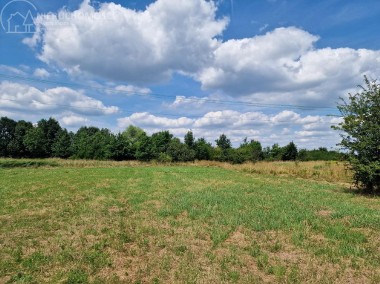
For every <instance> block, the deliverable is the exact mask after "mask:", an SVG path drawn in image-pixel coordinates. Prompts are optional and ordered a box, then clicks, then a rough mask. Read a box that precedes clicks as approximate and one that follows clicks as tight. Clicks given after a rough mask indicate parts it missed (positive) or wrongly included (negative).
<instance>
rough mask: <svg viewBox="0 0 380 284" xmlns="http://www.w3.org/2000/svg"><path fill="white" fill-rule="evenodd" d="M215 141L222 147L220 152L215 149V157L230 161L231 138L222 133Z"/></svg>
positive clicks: (219, 159)
mask: <svg viewBox="0 0 380 284" xmlns="http://www.w3.org/2000/svg"><path fill="white" fill-rule="evenodd" d="M215 142H216V145H217V146H218V148H219V149H220V152H219V151H218V150H216V151H215V153H214V157H215V159H216V160H218V161H221V162H225V161H228V160H229V158H230V155H229V153H230V151H229V150H230V149H231V148H232V144H231V140H230V139H228V138H227V136H226V135H225V134H222V135H220V136H219V139H216V140H215Z"/></svg>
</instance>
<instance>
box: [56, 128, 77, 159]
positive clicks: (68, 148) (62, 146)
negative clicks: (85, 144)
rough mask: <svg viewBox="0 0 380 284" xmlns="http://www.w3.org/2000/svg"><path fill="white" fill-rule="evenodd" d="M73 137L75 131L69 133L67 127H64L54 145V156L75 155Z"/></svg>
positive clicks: (64, 157)
mask: <svg viewBox="0 0 380 284" xmlns="http://www.w3.org/2000/svg"><path fill="white" fill-rule="evenodd" d="M73 138H74V134H73V133H69V132H68V131H67V130H66V129H62V130H61V131H60V132H59V133H58V135H57V139H56V141H55V142H54V144H53V145H52V156H53V157H57V158H63V159H66V158H69V157H71V156H72V155H73Z"/></svg>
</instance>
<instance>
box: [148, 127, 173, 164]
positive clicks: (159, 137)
mask: <svg viewBox="0 0 380 284" xmlns="http://www.w3.org/2000/svg"><path fill="white" fill-rule="evenodd" d="M172 138H173V135H172V134H171V133H170V132H169V131H160V132H157V133H154V134H153V135H152V137H151V147H152V153H153V154H154V158H158V155H159V154H160V153H166V152H167V150H168V147H169V143H170V141H171V140H172Z"/></svg>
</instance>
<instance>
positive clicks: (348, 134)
mask: <svg viewBox="0 0 380 284" xmlns="http://www.w3.org/2000/svg"><path fill="white" fill-rule="evenodd" d="M364 81H365V86H364V87H363V86H361V91H360V92H358V93H356V94H353V95H352V94H349V97H348V101H346V100H344V99H342V103H341V104H340V105H338V109H339V111H340V113H341V114H342V116H343V122H341V123H340V124H339V125H338V126H335V127H333V128H335V129H336V130H339V131H341V138H342V141H341V143H340V145H341V146H342V147H343V148H344V149H345V150H347V151H348V161H349V164H350V167H351V169H352V170H353V172H354V181H355V183H356V185H357V186H358V187H359V188H362V189H364V190H366V191H368V192H377V193H379V192H380V85H379V84H378V83H377V82H376V81H370V80H368V78H367V77H365V78H364Z"/></svg>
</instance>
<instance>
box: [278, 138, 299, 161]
mask: <svg viewBox="0 0 380 284" xmlns="http://www.w3.org/2000/svg"><path fill="white" fill-rule="evenodd" d="M297 155H298V150H297V146H296V145H295V144H294V143H293V141H292V142H290V143H289V144H288V145H286V146H285V147H284V148H283V150H282V160H283V161H295V160H296V159H297Z"/></svg>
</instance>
